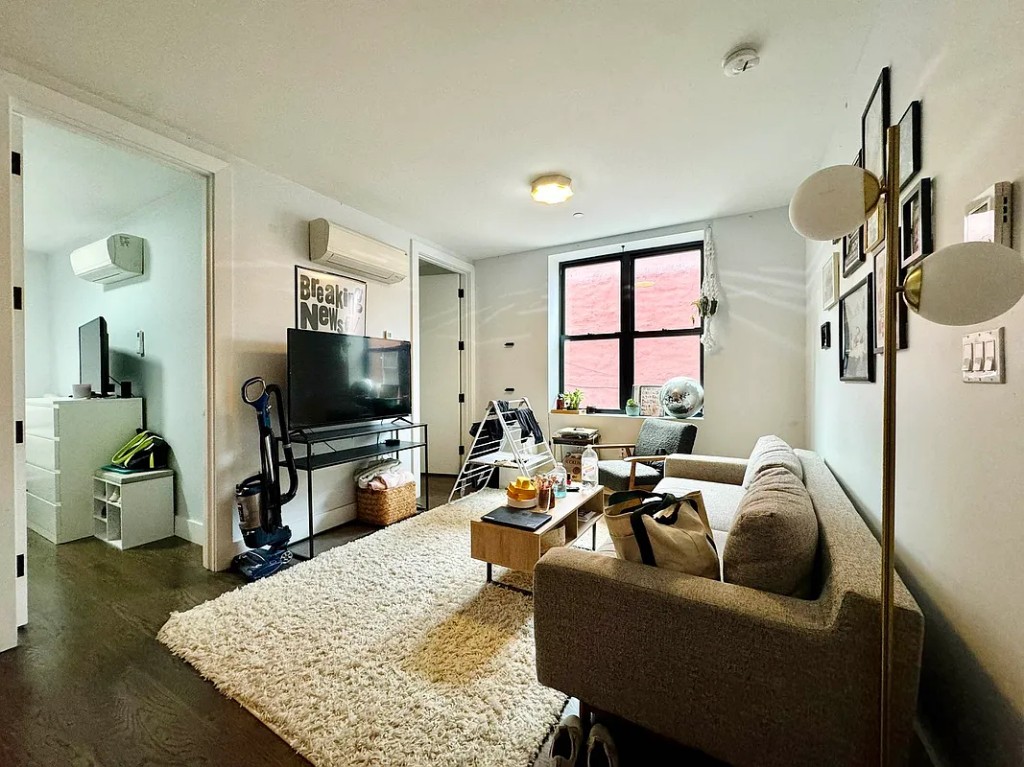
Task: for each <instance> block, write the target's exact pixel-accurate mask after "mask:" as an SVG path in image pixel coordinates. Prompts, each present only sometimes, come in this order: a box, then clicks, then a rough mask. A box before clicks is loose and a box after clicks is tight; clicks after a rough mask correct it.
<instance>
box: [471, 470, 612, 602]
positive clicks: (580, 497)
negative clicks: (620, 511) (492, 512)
mask: <svg viewBox="0 0 1024 767" xmlns="http://www.w3.org/2000/svg"><path fill="white" fill-rule="evenodd" d="M577 487H579V486H577ZM545 513H547V514H550V515H551V520H550V521H549V522H548V523H547V524H545V525H543V526H542V527H539V528H538V529H537V530H532V531H531V530H521V529H519V528H516V527H509V526H507V525H499V524H495V523H494V522H485V521H483V520H480V519H474V520H472V521H471V522H470V523H469V548H470V556H472V557H473V559H478V560H480V561H481V562H486V563H487V582H488V583H496V584H497V585H499V586H504V587H505V588H510V589H513V590H514V591H523V592H525V593H530V592H528V591H525V589H520V588H518V587H515V586H510V585H508V584H505V583H498V582H497V581H495V580H494V579H493V578H492V577H491V576H492V572H491V571H492V568H493V566H494V565H500V566H501V567H507V568H509V569H510V570H519V571H521V572H524V573H532V572H533V568H534V567H535V566H536V564H537V560H539V559H540V558H541V556H542V555H543V554H544V552H546V551H547V550H548V549H550V548H553V547H555V546H571V545H572V544H573V543H575V542H576V541H577V540H579V539H580V538H582V537H583V536H584V535H585V534H586V532H587V531H588V530H590V531H591V535H592V544H591V546H592V548H597V527H596V525H597V521H598V520H599V519H600V518H601V515H602V514H603V513H604V487H603V486H601V485H596V486H594V487H579V490H576V491H573V492H569V493H566V496H565V497H564V498H559V499H558V500H557V501H556V502H555V505H554V507H553V508H550V509H548V510H547V511H546V512H545Z"/></svg>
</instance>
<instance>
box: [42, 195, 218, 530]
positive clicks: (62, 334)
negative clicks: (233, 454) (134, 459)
mask: <svg viewBox="0 0 1024 767" xmlns="http://www.w3.org/2000/svg"><path fill="white" fill-rule="evenodd" d="M114 230H116V231H124V232H128V233H130V234H134V235H137V236H139V237H143V238H144V239H145V240H146V260H145V269H144V274H143V275H142V276H141V277H138V278H134V279H131V280H126V281H125V282H121V283H117V284H115V285H107V286H104V285H99V284H97V283H92V282H86V281H85V280H82V279H79V278H78V277H75V275H74V272H73V271H72V269H71V262H70V259H69V258H68V255H69V254H68V252H61V253H54V254H52V255H51V256H50V263H49V283H48V294H47V296H46V300H47V301H48V303H49V307H48V313H49V314H50V315H51V317H52V319H51V335H52V343H51V345H50V347H49V348H50V370H51V375H50V379H49V388H48V391H51V392H53V393H55V394H60V395H69V394H70V393H71V384H73V383H76V382H77V381H78V378H79V370H78V362H79V360H78V327H79V326H80V325H82V324H84V323H86V322H88V321H89V320H91V319H93V318H95V317H98V316H101V315H102V316H103V317H104V318H105V319H106V321H107V331H108V334H109V337H110V374H111V376H112V377H113V378H114V379H116V380H118V381H121V380H128V381H131V382H132V394H133V396H140V397H143V398H144V399H145V416H146V427H147V428H149V429H152V430H153V431H155V432H157V433H158V434H160V435H161V436H163V437H164V438H165V439H166V440H167V442H168V444H169V445H170V446H171V451H172V454H171V464H170V465H171V468H173V469H174V471H175V514H176V519H175V532H176V533H177V534H178V535H180V536H182V537H184V538H188V539H189V540H192V541H194V542H197V543H202V542H203V540H204V533H203V515H204V505H205V499H204V492H205V490H204V485H205V472H206V469H205V465H206V440H205V433H204V428H203V425H204V423H205V419H206V404H205V396H204V378H205V349H206V328H205V320H206V307H205V305H206V274H205V269H204V261H205V249H206V183H205V181H204V180H203V179H200V178H198V177H197V178H195V179H191V180H188V181H186V183H185V184H183V185H182V186H181V187H180V188H179V189H178V190H177V191H175V192H173V193H171V194H169V195H168V196H166V197H164V198H162V199H160V200H157V201H156V202H154V203H152V204H150V205H147V206H146V207H144V208H142V209H140V210H138V211H136V212H135V213H133V214H132V215H130V216H128V217H127V218H125V219H123V220H121V221H119V222H117V223H116V224H115V226H114ZM98 236H102V235H98ZM29 279H31V277H30V278H29ZM27 281H28V280H27ZM29 287H30V289H32V290H35V286H32V285H31V283H30V284H29ZM139 330H142V331H143V332H144V333H145V356H144V357H139V356H138V355H137V354H136V348H137V344H136V335H135V334H136V332H137V331H139Z"/></svg>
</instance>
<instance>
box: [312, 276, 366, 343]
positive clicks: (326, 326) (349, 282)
mask: <svg viewBox="0 0 1024 767" xmlns="http://www.w3.org/2000/svg"><path fill="white" fill-rule="evenodd" d="M295 327H296V328H298V329H299V330H313V331H316V332H320V333H344V334H346V335H352V336H365V335H366V283H365V282H363V281H362V280H357V279H353V278H352V277H345V276H343V275H340V274H335V273H334V272H325V271H321V270H320V269H310V268H309V267H307V266H299V265H298V264H296V265H295Z"/></svg>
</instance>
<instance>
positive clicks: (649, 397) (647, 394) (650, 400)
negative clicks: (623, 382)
mask: <svg viewBox="0 0 1024 767" xmlns="http://www.w3.org/2000/svg"><path fill="white" fill-rule="evenodd" d="M633 399H635V400H636V401H637V404H639V405H640V415H646V416H653V417H657V416H660V415H664V414H663V413H662V412H661V387H660V386H634V387H633Z"/></svg>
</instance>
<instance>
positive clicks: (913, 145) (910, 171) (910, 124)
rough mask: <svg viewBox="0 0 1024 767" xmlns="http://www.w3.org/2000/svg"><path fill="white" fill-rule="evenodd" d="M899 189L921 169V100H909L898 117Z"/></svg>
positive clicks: (904, 186) (904, 187) (903, 187)
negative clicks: (905, 108)
mask: <svg viewBox="0 0 1024 767" xmlns="http://www.w3.org/2000/svg"><path fill="white" fill-rule="evenodd" d="M899 126H900V190H901V191H902V190H903V189H906V187H907V184H909V183H910V182H911V181H913V180H914V176H916V175H917V174H918V172H920V170H921V102H920V101H911V102H910V106H909V107H907V111H906V112H904V113H903V117H901V118H900V122H899Z"/></svg>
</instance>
